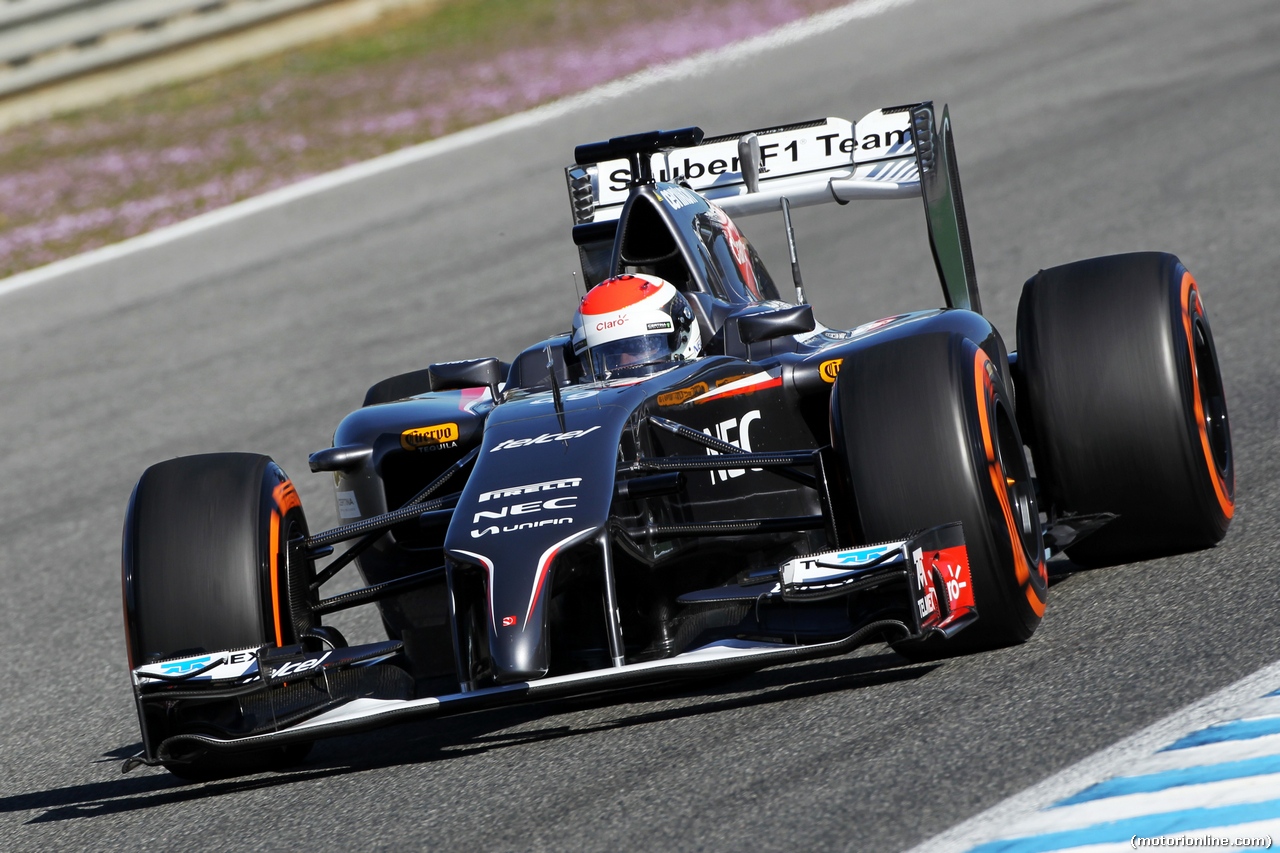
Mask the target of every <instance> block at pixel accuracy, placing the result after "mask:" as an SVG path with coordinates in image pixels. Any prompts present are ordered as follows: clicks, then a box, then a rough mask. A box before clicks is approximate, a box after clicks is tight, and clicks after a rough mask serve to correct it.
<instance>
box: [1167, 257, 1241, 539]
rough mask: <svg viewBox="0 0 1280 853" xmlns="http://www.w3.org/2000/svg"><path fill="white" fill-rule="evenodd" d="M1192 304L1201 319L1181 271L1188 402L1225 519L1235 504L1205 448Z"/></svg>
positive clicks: (1192, 285)
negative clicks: (1188, 387)
mask: <svg viewBox="0 0 1280 853" xmlns="http://www.w3.org/2000/svg"><path fill="white" fill-rule="evenodd" d="M1192 299H1194V300H1195V303H1196V312H1197V313H1198V314H1200V316H1202V317H1203V316H1204V306H1203V305H1201V304H1200V290H1199V288H1197V287H1196V280H1195V279H1194V278H1192V277H1191V273H1189V272H1183V274H1182V295H1181V302H1182V327H1183V330H1184V331H1185V332H1186V333H1187V355H1188V357H1189V359H1190V362H1191V392H1192V403H1193V405H1194V407H1195V416H1196V429H1197V430H1198V431H1199V433H1200V449H1201V450H1202V451H1203V452H1204V463H1205V465H1206V466H1207V467H1208V469H1209V481H1210V482H1211V483H1213V493H1214V496H1215V497H1217V499H1218V509H1220V510H1222V514H1223V516H1225V517H1226V518H1227V519H1228V520H1230V519H1231V517H1232V516H1233V515H1235V510H1236V502H1235V496H1234V495H1231V494H1228V492H1227V484H1226V482H1224V481H1223V479H1222V475H1221V474H1219V473H1218V466H1217V465H1216V464H1214V461H1213V451H1212V450H1211V449H1210V447H1209V425H1208V422H1207V421H1206V419H1205V414H1204V401H1203V400H1201V399H1200V374H1199V370H1198V369H1197V367H1196V345H1195V336H1194V335H1193V334H1192V329H1191V300H1192Z"/></svg>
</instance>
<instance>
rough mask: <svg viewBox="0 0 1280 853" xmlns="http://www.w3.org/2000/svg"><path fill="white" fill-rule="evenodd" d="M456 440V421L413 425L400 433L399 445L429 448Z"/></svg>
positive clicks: (411, 448) (417, 448) (415, 448)
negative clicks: (419, 425)
mask: <svg viewBox="0 0 1280 853" xmlns="http://www.w3.org/2000/svg"><path fill="white" fill-rule="evenodd" d="M457 440H458V425H457V424H456V423H447V424H432V425H431V426H423V427H414V428H413V429H407V430H405V431H404V432H402V433H400V446H401V447H403V448H404V449H405V450H419V449H422V448H431V447H435V446H437V445H440V444H445V443H447V442H450V441H457Z"/></svg>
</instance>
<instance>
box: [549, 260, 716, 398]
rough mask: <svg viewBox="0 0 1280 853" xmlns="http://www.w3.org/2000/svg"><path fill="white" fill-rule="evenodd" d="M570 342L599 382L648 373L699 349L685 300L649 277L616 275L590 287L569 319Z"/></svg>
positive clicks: (693, 355) (686, 358)
mask: <svg viewBox="0 0 1280 853" xmlns="http://www.w3.org/2000/svg"><path fill="white" fill-rule="evenodd" d="M572 341H573V354H574V355H575V356H577V357H578V358H579V359H580V360H581V361H582V366H583V370H584V371H586V372H588V373H590V374H591V375H592V376H594V377H595V378H596V379H597V380H602V379H617V378H621V377H634V376H649V375H651V374H654V373H657V372H659V371H661V370H666V369H667V368H668V367H672V366H673V365H675V364H678V363H680V362H684V361H690V360H692V359H695V358H697V357H698V355H699V353H700V352H701V351H702V333H701V332H699V331H698V323H697V321H696V320H695V319H694V316H693V309H691V308H690V307H689V302H688V300H686V299H685V298H684V296H683V295H682V294H681V293H680V291H678V290H676V288H675V285H673V284H671V282H669V281H665V280H663V279H661V278H658V277H657V276H653V275H619V276H614V277H613V278H608V279H605V280H604V281H602V282H600V283H599V284H597V285H596V286H595V287H593V288H591V291H590V292H589V293H587V295H586V296H584V297H583V298H582V302H581V304H580V305H579V306H578V312H577V313H576V314H575V315H574V317H573V338H572Z"/></svg>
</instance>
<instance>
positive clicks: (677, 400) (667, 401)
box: [658, 382, 711, 406]
mask: <svg viewBox="0 0 1280 853" xmlns="http://www.w3.org/2000/svg"><path fill="white" fill-rule="evenodd" d="M710 390H711V388H710V387H709V386H708V385H707V383H705V382H695V383H694V384H693V385H690V386H689V387H687V388H679V389H677V390H675V391H667V392H666V393H665V394H659V395H658V405H659V406H678V405H680V404H681V403H687V402H689V401H690V400H692V399H693V398H694V397H696V396H698V395H699V394H705V393H707V392H708V391H710Z"/></svg>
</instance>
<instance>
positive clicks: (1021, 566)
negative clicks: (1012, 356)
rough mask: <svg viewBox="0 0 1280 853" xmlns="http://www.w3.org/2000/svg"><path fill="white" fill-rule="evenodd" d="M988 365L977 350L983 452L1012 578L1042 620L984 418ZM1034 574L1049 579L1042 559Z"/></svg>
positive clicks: (990, 388)
mask: <svg viewBox="0 0 1280 853" xmlns="http://www.w3.org/2000/svg"><path fill="white" fill-rule="evenodd" d="M990 365H991V359H990V357H989V356H988V355H987V353H986V351H985V350H983V349H982V347H978V351H977V354H976V355H974V358H973V384H974V389H975V391H976V392H977V395H978V420H979V423H980V424H981V426H982V449H983V451H984V452H985V453H986V457H987V471H988V473H989V474H990V476H991V487H992V489H993V490H994V491H995V493H996V497H997V498H998V499H999V501H1000V510H1001V512H1002V513H1003V514H1004V524H1005V529H1006V531H1007V532H1008V534H1009V546H1010V549H1011V550H1012V551H1013V569H1014V575H1015V576H1016V577H1017V579H1018V584H1019V585H1020V586H1021V587H1022V589H1023V590H1024V591H1025V594H1026V596H1027V603H1028V604H1029V605H1031V610H1032V612H1034V613H1035V614H1036V616H1044V605H1045V601H1044V597H1043V596H1041V595H1040V593H1039V591H1038V590H1037V589H1036V588H1035V585H1034V584H1033V583H1031V565H1030V563H1028V561H1027V554H1026V548H1024V547H1023V546H1022V536H1021V535H1020V534H1019V533H1018V524H1017V522H1016V521H1014V518H1013V507H1012V506H1010V505H1009V489H1008V487H1007V485H1006V483H1005V476H1004V469H1003V467H1001V465H1000V459H999V457H998V456H997V455H996V446H995V441H994V439H993V438H992V435H991V423H990V420H989V419H988V417H987V408H988V406H989V405H990V401H991V399H992V398H993V397H994V396H995V386H994V385H993V383H992V379H991V372H990V370H989V369H988V368H989V367H990ZM1036 574H1038V575H1039V576H1040V579H1041V581H1045V580H1046V579H1047V577H1048V571H1047V569H1046V568H1045V565H1044V558H1043V557H1041V558H1040V559H1038V560H1037V561H1036Z"/></svg>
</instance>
